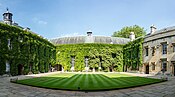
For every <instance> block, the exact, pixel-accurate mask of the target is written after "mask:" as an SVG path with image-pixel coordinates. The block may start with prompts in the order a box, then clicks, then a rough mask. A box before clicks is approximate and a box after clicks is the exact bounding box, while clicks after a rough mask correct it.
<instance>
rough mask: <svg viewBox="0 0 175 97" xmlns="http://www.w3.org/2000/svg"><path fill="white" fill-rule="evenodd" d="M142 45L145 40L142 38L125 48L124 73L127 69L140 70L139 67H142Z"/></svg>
mask: <svg viewBox="0 0 175 97" xmlns="http://www.w3.org/2000/svg"><path fill="white" fill-rule="evenodd" d="M142 43H143V38H142V37H140V38H138V39H136V40H134V41H132V42H129V43H128V44H126V45H125V46H124V47H123V48H124V49H123V52H124V55H123V57H124V67H125V68H124V69H125V70H124V71H127V68H131V70H139V66H141V65H142V60H143V59H142V50H143V48H142Z"/></svg>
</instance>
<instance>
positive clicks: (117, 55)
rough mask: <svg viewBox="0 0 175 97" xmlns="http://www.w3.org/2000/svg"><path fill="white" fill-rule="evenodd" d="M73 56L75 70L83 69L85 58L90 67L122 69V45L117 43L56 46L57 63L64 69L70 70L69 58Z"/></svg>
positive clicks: (103, 69)
mask: <svg viewBox="0 0 175 97" xmlns="http://www.w3.org/2000/svg"><path fill="white" fill-rule="evenodd" d="M72 57H74V58H75V64H74V68H75V71H83V70H84V69H85V58H88V65H89V67H90V68H91V69H93V68H94V69H96V70H98V69H100V68H98V67H99V66H101V67H102V68H101V70H102V71H122V69H123V45H117V44H96V43H91V44H64V45H57V46H56V58H57V59H56V61H57V64H60V65H62V66H63V68H64V70H66V71H70V69H71V58H72Z"/></svg>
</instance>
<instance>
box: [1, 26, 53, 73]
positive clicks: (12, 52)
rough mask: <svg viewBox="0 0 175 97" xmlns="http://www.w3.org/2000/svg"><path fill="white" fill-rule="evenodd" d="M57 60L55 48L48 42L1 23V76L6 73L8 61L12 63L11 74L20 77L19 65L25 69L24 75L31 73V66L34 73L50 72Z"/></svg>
mask: <svg viewBox="0 0 175 97" xmlns="http://www.w3.org/2000/svg"><path fill="white" fill-rule="evenodd" d="M8 41H10V44H9V43H8ZM8 44H9V45H8ZM55 59H56V56H55V46H54V45H53V44H52V43H50V42H49V41H48V40H46V39H43V38H42V37H40V36H38V35H37V34H34V33H32V32H27V31H24V30H22V29H20V28H17V27H14V26H10V25H6V24H2V23H0V75H2V74H5V73H6V71H5V70H6V61H9V63H10V74H11V75H18V66H19V64H21V65H22V66H23V68H24V69H23V71H22V73H23V74H28V73H29V72H30V66H31V67H32V68H31V71H32V72H33V73H39V72H48V68H49V65H50V64H55Z"/></svg>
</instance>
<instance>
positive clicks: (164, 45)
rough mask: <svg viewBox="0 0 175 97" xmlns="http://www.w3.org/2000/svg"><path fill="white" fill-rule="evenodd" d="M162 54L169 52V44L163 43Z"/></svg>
mask: <svg viewBox="0 0 175 97" xmlns="http://www.w3.org/2000/svg"><path fill="white" fill-rule="evenodd" d="M162 54H167V44H165V43H164V44H162Z"/></svg>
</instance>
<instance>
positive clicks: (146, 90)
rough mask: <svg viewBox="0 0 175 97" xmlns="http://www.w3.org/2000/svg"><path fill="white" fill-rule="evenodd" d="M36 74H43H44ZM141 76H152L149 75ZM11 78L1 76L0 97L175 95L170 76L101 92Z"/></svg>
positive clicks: (140, 96)
mask: <svg viewBox="0 0 175 97" xmlns="http://www.w3.org/2000/svg"><path fill="white" fill-rule="evenodd" d="M136 75H140V74H136ZM36 76H42V74H41V75H36ZM140 76H145V77H151V76H149V75H140ZM25 77H26V76H19V78H20V79H22V78H25ZM28 77H31V76H28ZM10 78H11V77H0V97H70V96H71V97H92V96H93V97H175V77H169V80H168V81H166V82H162V83H158V84H153V85H147V86H142V87H136V88H128V89H120V90H110V91H99V92H78V91H64V90H51V89H44V88H36V87H31V86H25V85H20V84H15V83H10Z"/></svg>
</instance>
